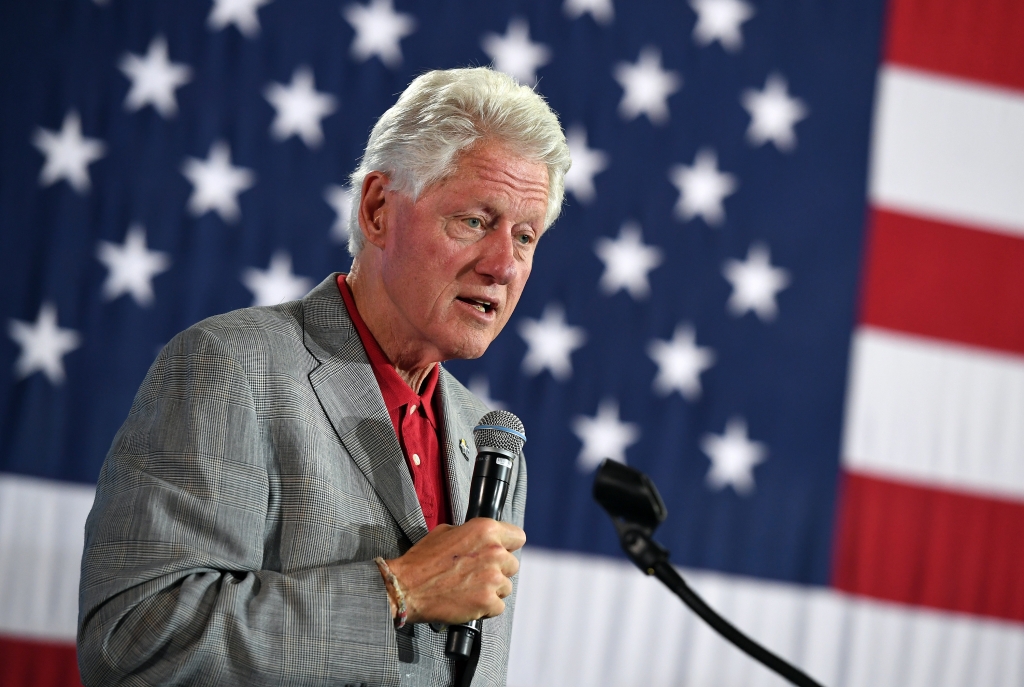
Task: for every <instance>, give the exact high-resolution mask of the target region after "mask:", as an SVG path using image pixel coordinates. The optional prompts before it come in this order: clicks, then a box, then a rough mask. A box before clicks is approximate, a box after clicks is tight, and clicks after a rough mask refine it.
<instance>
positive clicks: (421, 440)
mask: <svg viewBox="0 0 1024 687" xmlns="http://www.w3.org/2000/svg"><path fill="white" fill-rule="evenodd" d="M345 276H346V275H344V274H339V275H338V290H339V291H341V297H342V298H343V299H344V301H345V307H346V308H348V314H349V317H351V318H352V324H354V325H355V327H356V331H357V332H358V333H359V338H360V340H361V341H362V342H363V348H365V349H366V357H367V358H369V359H370V367H371V368H372V369H373V376H374V377H376V378H377V385H378V386H380V393H381V395H382V396H383V397H384V406H385V407H386V408H387V409H388V415H390V416H391V424H392V425H393V426H394V428H395V434H396V435H397V436H398V445H399V446H401V447H402V453H403V454H405V462H406V465H408V466H409V474H411V475H412V483H413V485H414V486H415V487H416V497H417V498H418V499H419V501H420V508H421V509H422V510H423V518H424V519H425V520H426V521H427V530H432V529H434V528H435V527H436V526H437V525H438V524H440V523H443V522H444V523H447V522H450V521H451V518H449V517H448V498H447V490H446V487H447V482H446V480H445V478H444V470H443V469H442V468H441V449H440V447H441V433H440V430H439V428H438V422H437V417H438V414H439V413H438V412H437V411H436V410H435V408H434V403H435V401H437V402H439V397H438V398H435V395H434V390H435V389H436V388H437V377H438V366H437V365H434V368H433V369H432V370H431V371H430V374H428V375H427V378H426V379H425V380H424V381H423V389H422V391H421V392H420V393H419V394H417V393H416V392H415V391H413V390H412V389H411V388H410V387H409V385H408V384H406V383H405V380H404V379H402V378H401V377H400V376H399V375H398V372H397V371H396V370H395V367H394V365H392V364H391V361H390V360H388V357H387V356H386V355H385V354H384V351H383V350H382V349H381V347H380V344H378V343H377V339H375V338H374V337H373V334H372V333H371V332H370V330H369V329H368V328H367V326H366V323H365V322H363V318H362V317H360V315H359V311H358V310H357V309H356V302H355V298H353V297H352V291H351V289H349V287H348V284H347V283H346V282H345Z"/></svg>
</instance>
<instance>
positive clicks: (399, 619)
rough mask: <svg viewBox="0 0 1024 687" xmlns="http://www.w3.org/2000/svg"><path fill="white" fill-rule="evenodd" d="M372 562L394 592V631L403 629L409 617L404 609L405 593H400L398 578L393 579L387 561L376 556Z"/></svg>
mask: <svg viewBox="0 0 1024 687" xmlns="http://www.w3.org/2000/svg"><path fill="white" fill-rule="evenodd" d="M373 562H374V563H376V564H377V567H378V568H379V569H380V574H381V575H383V576H384V579H386V580H387V581H388V584H390V585H391V588H392V589H394V590H395V606H396V607H397V608H398V611H397V612H396V613H395V629H396V630H397V629H399V628H402V627H405V620H406V618H408V617H409V611H408V609H407V608H406V607H405V592H404V591H402V586H401V585H400V584H398V578H397V577H395V573H393V572H391V568H389V567H388V564H387V561H385V560H384V559H383V558H381V557H380V556H377V557H376V558H374V559H373Z"/></svg>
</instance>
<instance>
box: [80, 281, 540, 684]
mask: <svg viewBox="0 0 1024 687" xmlns="http://www.w3.org/2000/svg"><path fill="white" fill-rule="evenodd" d="M438 389H439V391H440V393H441V399H442V403H443V413H442V416H443V428H444V437H445V438H444V445H443V446H442V451H441V453H442V461H443V463H444V467H445V470H446V473H447V475H448V489H449V499H450V503H451V507H452V511H453V517H454V520H455V524H459V523H461V522H462V519H463V517H464V515H465V511H466V499H467V497H468V494H469V485H470V479H471V477H472V473H473V463H474V459H475V456H476V447H475V445H474V443H473V426H474V425H475V424H476V423H477V421H478V420H479V419H480V417H481V416H482V415H483V414H484V413H485V412H486V410H487V409H486V407H485V406H484V405H483V404H482V403H480V401H479V400H477V399H476V398H475V397H474V396H473V395H472V394H470V393H469V392H468V391H467V390H466V389H465V388H464V387H463V386H462V385H461V384H459V382H458V381H457V380H456V379H455V378H454V377H452V376H451V375H450V374H448V372H447V371H445V370H444V369H442V370H441V372H440V379H439V384H438ZM463 442H465V443H463ZM525 504H526V465H525V463H524V462H523V460H522V456H520V460H518V461H516V467H515V470H514V472H513V483H512V485H511V489H510V496H509V499H508V501H507V502H506V505H505V510H504V512H503V519H505V520H508V521H510V522H514V523H516V524H517V525H519V526H522V524H523V510H524V507H525ZM426 533H427V528H426V523H425V521H424V519H423V513H422V511H421V510H420V506H419V501H418V500H417V497H416V491H415V488H414V487H413V483H412V479H411V478H410V476H409V471H408V468H407V466H406V462H405V460H404V458H403V456H402V451H401V448H400V447H399V445H398V439H397V438H396V436H395V432H394V429H393V427H392V424H391V420H390V418H389V417H388V413H387V410H386V408H385V407H384V401H383V398H382V397H381V393H380V389H379V388H378V386H377V383H376V380H375V378H374V376H373V371H372V370H371V368H370V365H369V363H368V361H367V358H366V353H365V351H364V350H363V346H362V343H361V341H360V339H359V335H358V334H357V333H356V331H355V328H354V327H353V325H352V321H351V320H350V319H349V316H348V313H347V311H346V310H345V305H344V302H343V301H342V299H341V296H340V294H339V293H338V289H337V285H336V282H335V275H332V276H331V277H329V278H328V279H326V280H325V281H324V282H323V283H321V284H320V285H319V286H317V287H316V288H315V289H314V290H313V291H312V292H310V294H309V295H307V296H306V297H305V298H303V299H302V300H301V301H296V302H293V303H285V304H283V305H279V306H275V307H272V308H247V309H244V310H237V311H234V312H230V313H227V314H224V315H219V316H217V317H212V318H210V319H208V320H205V321H203V322H200V323H199V324H197V325H195V326H193V327H191V328H189V329H188V330H186V331H184V332H182V333H181V334H179V335H178V336H176V337H175V338H174V339H173V340H172V341H171V342H170V343H169V344H167V346H166V347H165V348H164V350H163V351H162V352H161V353H160V355H159V357H158V358H157V360H156V362H154V363H153V366H152V368H150V370H149V373H148V374H147V375H146V379H145V381H144V382H143V384H142V386H141V388H140V389H139V392H138V395H137V396H136V398H135V402H134V403H133V405H132V408H131V412H130V413H129V415H128V419H127V420H126V421H125V423H124V425H123V426H122V427H121V430H120V431H119V432H118V434H117V436H116V437H115V439H114V443H113V446H112V447H111V449H110V453H109V454H108V456H107V459H106V462H105V463H104V465H103V469H102V471H101V473H100V478H99V484H98V486H97V491H96V502H95V505H94V506H93V509H92V512H91V513H90V515H89V519H88V522H87V523H86V531H85V534H86V541H85V554H84V556H83V559H82V579H81V589H80V608H79V629H78V652H79V654H78V655H79V666H80V669H81V674H82V679H83V681H84V682H85V684H86V685H171V684H174V685H221V686H223V685H339V686H344V685H364V684H365V685H367V686H369V685H406V684H408V685H438V686H439V685H447V684H450V683H451V679H452V672H451V665H450V662H449V661H448V659H446V658H445V656H444V639H445V634H444V633H440V634H438V633H435V632H433V631H432V630H431V629H430V628H429V626H428V625H413V626H410V627H408V628H405V629H403V630H400V631H396V630H395V629H394V627H393V624H392V621H391V617H390V613H389V611H388V603H387V596H386V592H385V589H384V584H383V581H382V580H381V576H380V573H379V572H378V570H377V567H376V565H375V564H374V563H373V558H374V557H375V556H383V557H385V558H393V557H396V556H398V555H400V554H402V553H403V552H404V551H406V550H407V549H408V548H409V547H410V546H412V544H413V543H414V542H416V541H418V540H419V539H420V538H422V537H423V536H424V535H426ZM514 603H515V596H514V595H513V596H512V597H509V598H508V599H507V600H506V604H507V608H506V610H505V612H504V613H503V614H502V615H501V616H499V617H497V618H493V619H490V620H487V621H485V622H484V630H483V632H484V635H483V642H482V645H481V646H482V649H481V658H480V664H479V667H478V669H477V676H476V679H475V681H474V685H502V684H504V682H505V672H506V665H507V661H508V648H509V638H510V635H511V629H512V611H513V607H514Z"/></svg>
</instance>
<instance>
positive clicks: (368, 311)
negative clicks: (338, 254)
mask: <svg viewBox="0 0 1024 687" xmlns="http://www.w3.org/2000/svg"><path fill="white" fill-rule="evenodd" d="M345 283H346V284H348V288H349V290H350V291H351V292H352V298H353V300H354V301H355V303H356V309H357V310H359V316H360V317H361V318H362V320H363V323H364V324H365V325H366V328H367V329H369V330H370V333H371V334H373V338H374V339H376V340H377V344H378V345H379V346H380V348H381V350H382V351H384V355H386V356H387V358H388V360H389V361H390V362H391V364H392V365H393V366H394V368H395V371H396V372H397V373H398V376H399V377H401V378H402V380H403V381H404V382H405V383H406V384H408V385H409V388H411V389H412V390H413V391H414V392H416V393H417V394H418V393H420V390H421V389H422V388H423V382H424V380H425V379H426V378H427V376H428V375H429V374H430V371H431V370H433V369H434V365H435V364H436V362H435V361H432V360H430V359H429V358H426V356H424V355H423V353H425V351H410V350H409V348H408V347H406V346H404V345H403V342H402V338H401V337H400V336H398V335H397V334H396V329H397V327H396V326H395V323H393V322H391V321H390V320H389V319H388V318H387V316H386V314H385V313H387V312H390V311H389V309H388V308H378V307H374V306H375V303H377V302H379V300H380V299H384V298H387V295H386V294H385V293H384V292H383V289H382V288H380V286H379V285H378V287H377V288H374V287H373V285H372V280H370V279H365V278H363V277H362V275H361V274H360V272H359V267H358V261H355V262H353V264H352V269H351V271H350V272H349V274H348V276H347V277H346V278H345Z"/></svg>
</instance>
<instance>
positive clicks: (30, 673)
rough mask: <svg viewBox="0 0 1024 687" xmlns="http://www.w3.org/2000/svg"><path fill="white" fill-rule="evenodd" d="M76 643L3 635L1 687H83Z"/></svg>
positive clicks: (0, 637) (0, 671) (0, 655)
mask: <svg viewBox="0 0 1024 687" xmlns="http://www.w3.org/2000/svg"><path fill="white" fill-rule="evenodd" d="M81 685H82V682H81V680H80V679H79V677H78V659H77V658H76V654H75V645H74V644H56V643H50V642H35V641H29V640H26V639H21V638H15V637H5V636H0V687H81Z"/></svg>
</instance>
